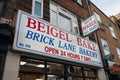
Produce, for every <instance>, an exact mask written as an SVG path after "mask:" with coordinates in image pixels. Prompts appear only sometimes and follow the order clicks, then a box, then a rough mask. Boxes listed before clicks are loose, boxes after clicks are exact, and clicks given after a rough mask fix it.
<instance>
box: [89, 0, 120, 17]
mask: <svg viewBox="0 0 120 80" xmlns="http://www.w3.org/2000/svg"><path fill="white" fill-rule="evenodd" d="M91 2H93V3H94V4H95V5H96V6H97V7H98V8H99V9H100V10H101V11H102V12H104V13H105V14H106V15H107V16H108V17H110V16H112V15H116V14H118V13H120V0H91Z"/></svg>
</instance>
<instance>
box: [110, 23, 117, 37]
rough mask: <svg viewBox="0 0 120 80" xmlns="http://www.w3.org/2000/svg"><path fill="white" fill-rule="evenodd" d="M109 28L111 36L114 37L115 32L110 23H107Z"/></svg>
mask: <svg viewBox="0 0 120 80" xmlns="http://www.w3.org/2000/svg"><path fill="white" fill-rule="evenodd" d="M109 29H110V32H111V35H112V37H114V38H116V35H115V32H114V29H113V27H112V25H109Z"/></svg>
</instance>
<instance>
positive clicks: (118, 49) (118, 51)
mask: <svg viewBox="0 0 120 80" xmlns="http://www.w3.org/2000/svg"><path fill="white" fill-rule="evenodd" d="M116 50H117V53H118V56H119V58H120V48H116Z"/></svg>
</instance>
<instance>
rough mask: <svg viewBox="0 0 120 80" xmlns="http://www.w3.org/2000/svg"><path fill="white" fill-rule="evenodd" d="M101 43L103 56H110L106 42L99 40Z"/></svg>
mask: <svg viewBox="0 0 120 80" xmlns="http://www.w3.org/2000/svg"><path fill="white" fill-rule="evenodd" d="M101 42H102V47H103V49H104V54H105V55H108V54H110V51H109V48H108V44H107V41H106V40H105V39H103V38H101Z"/></svg>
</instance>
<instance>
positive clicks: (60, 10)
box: [50, 1, 80, 35]
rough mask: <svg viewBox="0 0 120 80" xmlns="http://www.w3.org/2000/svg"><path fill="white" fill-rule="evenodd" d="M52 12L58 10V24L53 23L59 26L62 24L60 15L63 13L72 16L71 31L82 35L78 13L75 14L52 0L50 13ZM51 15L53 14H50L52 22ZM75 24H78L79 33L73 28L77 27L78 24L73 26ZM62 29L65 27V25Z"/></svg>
mask: <svg viewBox="0 0 120 80" xmlns="http://www.w3.org/2000/svg"><path fill="white" fill-rule="evenodd" d="M53 5H54V6H53ZM51 12H56V13H57V17H56V18H57V21H56V24H53V25H55V26H58V27H59V26H60V23H59V15H60V14H62V15H64V16H66V17H68V18H70V25H71V30H70V32H72V33H75V34H78V35H80V31H79V27H78V21H77V16H76V15H74V14H73V13H71V12H69V11H68V10H66V9H65V8H63V7H61V6H59V5H57V4H56V3H54V2H52V1H51V2H50V13H51ZM51 17H52V16H51V14H50V23H51V24H52V22H51ZM74 24H77V32H78V33H76V32H74V31H75V30H73V28H76V26H73V25H74ZM62 29H64V27H63V28H62Z"/></svg>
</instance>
